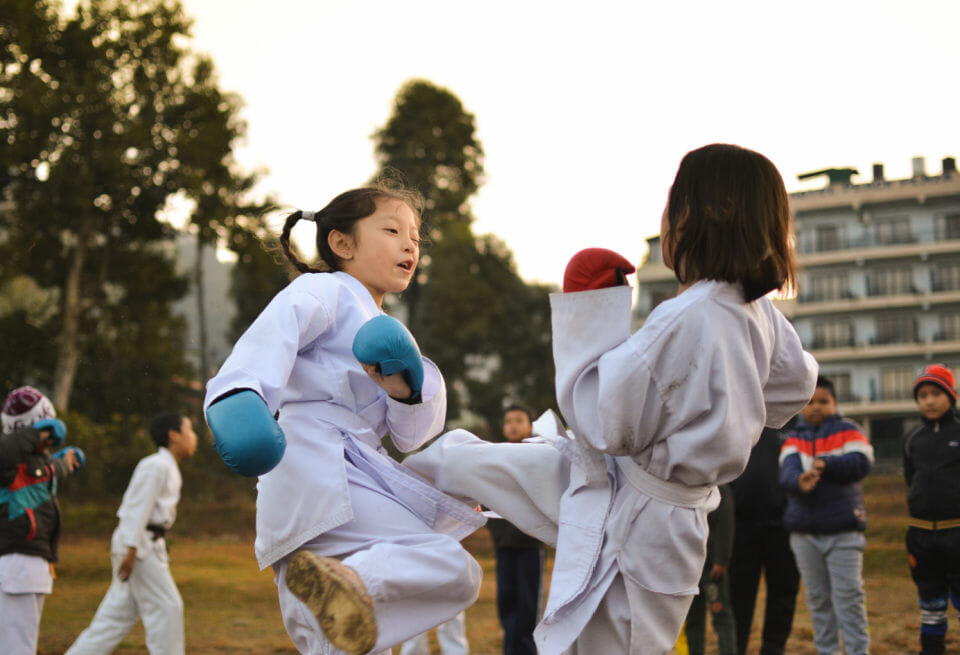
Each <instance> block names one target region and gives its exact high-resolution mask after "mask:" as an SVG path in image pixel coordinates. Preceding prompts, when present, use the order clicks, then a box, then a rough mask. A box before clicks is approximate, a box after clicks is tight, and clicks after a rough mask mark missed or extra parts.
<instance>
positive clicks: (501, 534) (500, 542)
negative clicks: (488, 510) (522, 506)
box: [487, 519, 543, 550]
mask: <svg viewBox="0 0 960 655" xmlns="http://www.w3.org/2000/svg"><path fill="white" fill-rule="evenodd" d="M487 529H488V530H490V536H491V537H493V545H494V547H495V548H497V549H501V548H517V549H525V550H530V549H537V548H542V547H543V544H541V543H540V541H539V540H537V539H534V538H533V537H531V536H530V535H528V534H526V533H524V532H521V531H520V529H519V528H518V527H516V526H515V525H513V524H512V523H510V522H509V521H507V520H506V519H489V520H488V521H487Z"/></svg>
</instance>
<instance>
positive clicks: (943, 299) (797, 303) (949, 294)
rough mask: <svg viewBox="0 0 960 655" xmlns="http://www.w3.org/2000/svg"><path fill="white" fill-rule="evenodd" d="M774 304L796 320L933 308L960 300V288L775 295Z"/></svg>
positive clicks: (788, 316)
mask: <svg viewBox="0 0 960 655" xmlns="http://www.w3.org/2000/svg"><path fill="white" fill-rule="evenodd" d="M773 302H774V304H775V305H776V306H777V308H778V309H779V310H780V311H781V312H783V313H784V315H785V316H786V317H787V318H789V319H791V320H793V319H795V318H801V317H804V316H821V315H827V314H830V315H833V314H849V313H851V312H873V311H878V310H884V309H911V308H915V309H930V308H931V307H933V306H936V305H949V304H957V303H960V290H954V289H951V290H949V291H917V292H911V293H902V294H897V295H892V296H866V297H857V296H854V295H853V294H850V297H849V298H843V299H839V300H820V301H815V300H807V299H806V298H805V297H804V296H798V297H796V298H782V299H780V298H775V299H774V301H773Z"/></svg>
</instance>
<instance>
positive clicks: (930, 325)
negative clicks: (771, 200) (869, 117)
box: [636, 157, 960, 459]
mask: <svg viewBox="0 0 960 655" xmlns="http://www.w3.org/2000/svg"><path fill="white" fill-rule="evenodd" d="M855 174H856V171H855V170H853V169H826V170H823V171H817V172H815V173H811V174H808V175H804V176H801V177H803V178H807V177H814V176H824V177H826V179H827V184H826V186H824V187H823V188H820V189H816V190H812V191H800V192H795V193H791V194H790V204H791V210H792V212H793V216H794V227H795V230H796V244H797V260H798V264H799V280H798V289H797V293H796V295H794V296H793V297H789V298H783V299H779V300H777V301H776V302H777V304H778V305H779V307H780V309H781V310H782V311H783V312H784V314H786V316H787V317H788V318H790V320H791V321H792V322H793V324H794V326H795V327H796V329H797V333H798V334H799V335H800V338H801V340H802V341H803V343H804V346H805V347H806V348H807V349H808V350H809V351H810V352H811V353H813V355H814V356H815V357H816V358H817V361H818V362H819V363H820V370H821V372H822V373H823V374H824V375H826V376H827V377H829V378H831V379H832V380H833V382H834V384H835V386H836V389H837V395H838V401H839V403H840V409H841V411H843V413H844V414H846V415H847V416H850V417H851V418H854V419H855V420H857V421H858V422H859V423H861V424H862V425H863V427H864V429H865V430H866V431H867V433H868V434H869V435H870V437H871V440H872V441H873V444H874V448H875V449H876V451H877V455H878V457H879V458H884V459H892V458H896V457H897V456H898V454H899V443H900V437H901V436H902V435H903V432H904V430H905V429H907V428H909V426H910V425H911V424H912V423H914V422H916V421H917V420H918V419H917V412H916V406H915V405H914V402H913V393H912V387H913V380H914V379H915V377H916V375H917V373H918V371H919V370H920V369H921V368H922V367H923V366H926V365H927V364H929V363H932V362H941V363H944V364H947V365H948V366H950V367H951V368H953V369H954V370H957V369H958V368H960V174H958V172H957V170H956V161H955V159H954V158H952V157H947V158H944V159H943V161H942V170H941V172H940V174H937V175H927V174H926V172H925V170H924V161H923V159H922V158H915V159H914V161H913V176H912V177H911V178H908V179H902V180H887V179H885V177H884V174H883V166H882V165H880V164H876V165H874V167H873V180H872V181H871V182H867V183H863V184H853V183H851V178H852V176H853V175H855ZM648 243H649V245H650V251H649V254H648V256H647V260H646V261H645V262H644V264H643V265H642V266H641V267H640V269H639V271H638V275H637V278H638V282H639V284H638V286H639V292H638V301H637V306H636V315H637V319H638V320H639V321H642V320H643V318H644V317H646V315H647V314H649V312H650V311H651V310H652V309H653V307H655V306H656V305H657V303H659V302H661V301H662V300H664V299H666V298H669V297H671V296H672V295H673V294H674V292H675V290H676V282H675V280H674V278H673V275H672V273H671V272H670V271H669V270H667V269H666V267H665V266H664V265H663V262H662V259H661V256H660V244H659V237H652V238H651V239H648ZM957 372H958V375H960V370H957Z"/></svg>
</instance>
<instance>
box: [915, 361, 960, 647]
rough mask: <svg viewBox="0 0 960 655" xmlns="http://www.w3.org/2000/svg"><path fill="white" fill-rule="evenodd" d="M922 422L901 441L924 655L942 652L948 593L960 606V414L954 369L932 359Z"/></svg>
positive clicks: (925, 377) (922, 384) (921, 383)
mask: <svg viewBox="0 0 960 655" xmlns="http://www.w3.org/2000/svg"><path fill="white" fill-rule="evenodd" d="M913 396H914V398H915V399H916V401H917V407H918V409H919V410H920V416H921V418H922V419H923V420H922V423H921V424H920V425H919V426H918V427H917V428H916V429H914V430H913V431H912V432H910V433H909V434H908V435H907V436H906V438H905V439H904V443H903V474H904V477H905V478H906V480H907V485H909V487H910V491H909V492H908V494H907V506H908V508H909V511H910V527H909V528H907V553H908V555H909V558H910V574H911V575H912V576H913V582H914V583H915V584H916V585H917V592H918V594H919V596H920V647H921V651H920V652H921V655H939V654H940V653H943V652H944V641H945V637H946V634H947V599H948V597H949V598H950V599H952V600H953V604H954V607H957V608H958V609H960V419H958V417H957V412H956V407H957V387H956V381H955V379H954V377H953V372H952V371H951V370H950V369H949V368H947V367H946V366H944V365H942V364H931V365H930V366H927V367H926V368H925V369H924V370H923V372H921V373H920V375H919V376H918V377H917V379H916V381H915V382H914V383H913Z"/></svg>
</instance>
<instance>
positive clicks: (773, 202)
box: [662, 143, 796, 302]
mask: <svg viewBox="0 0 960 655" xmlns="http://www.w3.org/2000/svg"><path fill="white" fill-rule="evenodd" d="M664 219H665V221H664V226H663V228H664V229H663V231H662V237H663V239H664V240H665V243H664V245H667V244H670V245H672V246H673V248H672V256H671V257H670V261H667V262H665V263H667V265H668V266H669V265H671V264H672V266H673V270H674V273H675V274H676V276H677V279H678V280H679V281H680V283H681V284H690V283H693V282H695V281H697V280H719V281H724V282H731V283H734V284H736V283H739V284H741V285H742V287H743V295H744V300H746V301H747V302H751V301H753V300H756V299H757V298H759V297H760V296H763V295H765V294H767V293H769V292H770V291H774V290H781V289H782V290H786V291H789V290H792V289H793V288H795V285H796V272H795V270H794V258H793V248H792V244H791V235H792V234H793V231H792V223H791V217H790V206H789V202H788V198H787V190H786V188H785V187H784V185H783V178H781V177H780V173H779V172H778V171H777V168H776V166H774V165H773V163H772V162H771V161H770V160H769V159H767V158H766V157H764V156H763V155H761V154H760V153H758V152H754V151H752V150H748V149H746V148H741V147H740V146H734V145H728V144H722V143H714V144H711V145H707V146H703V147H702V148H698V149H696V150H692V151H690V152H688V153H687V154H686V156H685V157H684V158H683V160H682V161H681V162H680V168H679V169H678V170H677V175H676V178H675V179H674V181H673V186H672V187H671V188H670V197H669V201H668V203H667V208H666V210H665V212H664ZM664 252H665V253H668V252H671V251H670V250H669V249H668V248H666V247H665V248H664Z"/></svg>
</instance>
